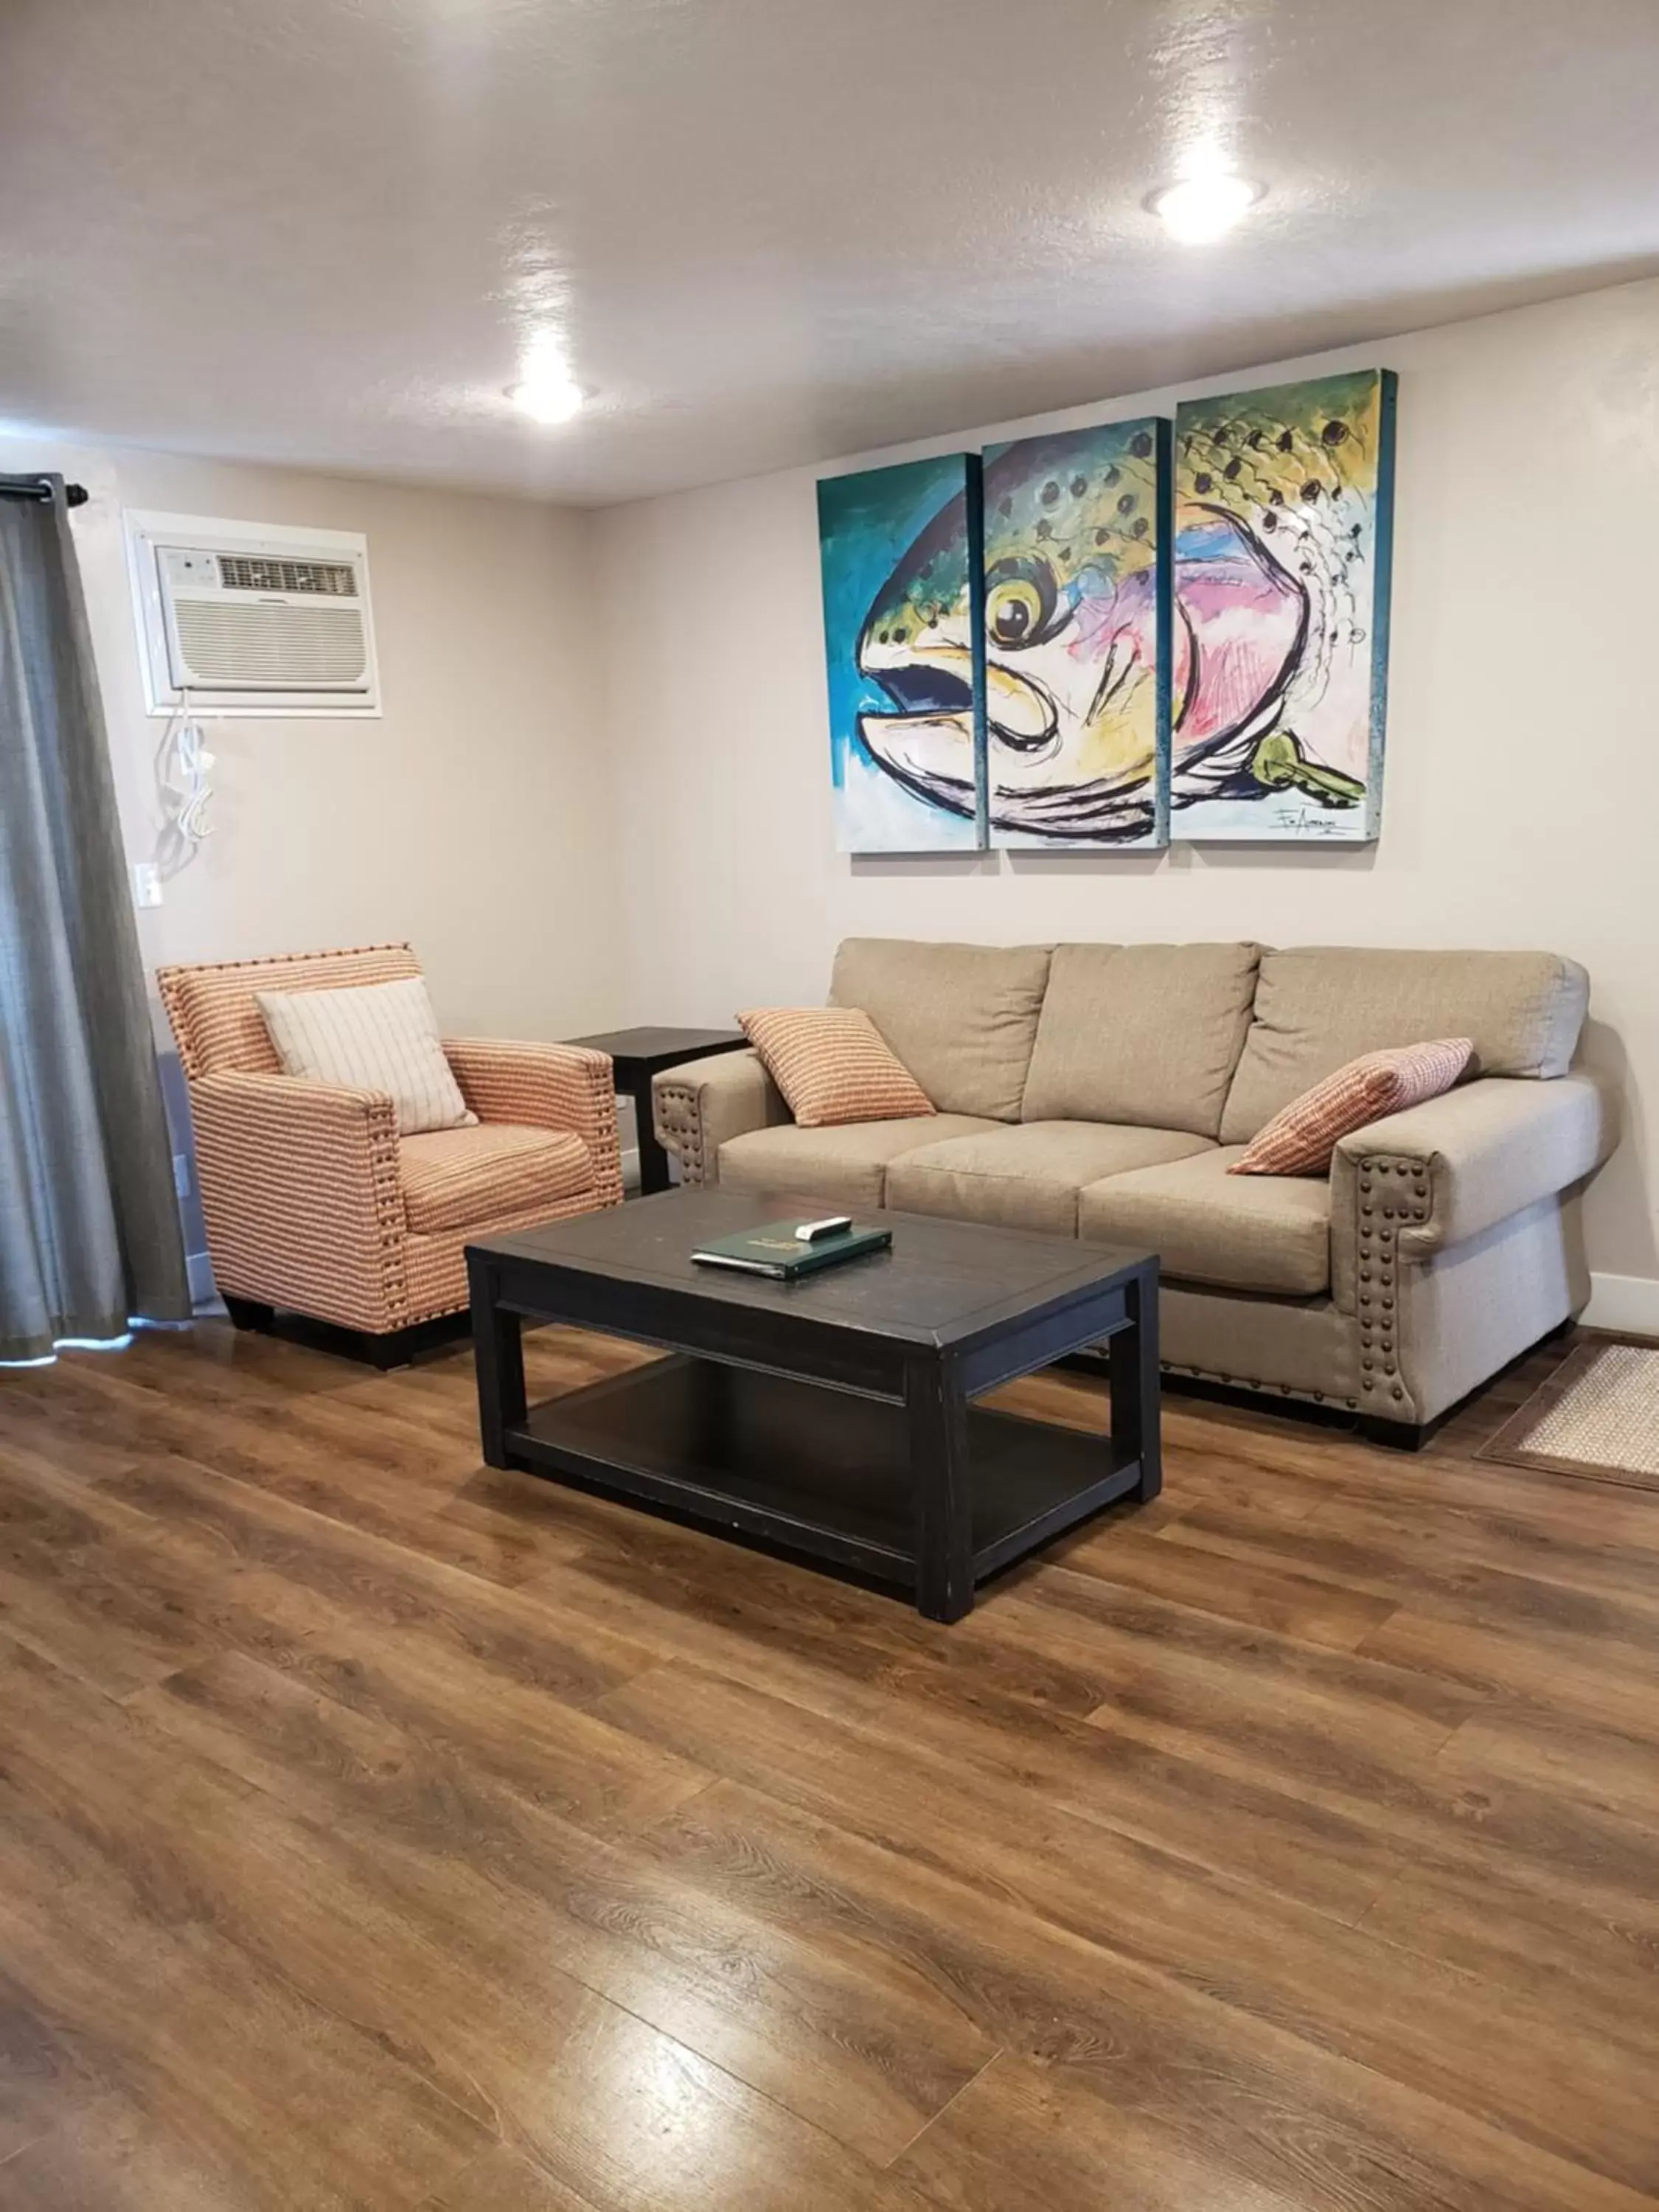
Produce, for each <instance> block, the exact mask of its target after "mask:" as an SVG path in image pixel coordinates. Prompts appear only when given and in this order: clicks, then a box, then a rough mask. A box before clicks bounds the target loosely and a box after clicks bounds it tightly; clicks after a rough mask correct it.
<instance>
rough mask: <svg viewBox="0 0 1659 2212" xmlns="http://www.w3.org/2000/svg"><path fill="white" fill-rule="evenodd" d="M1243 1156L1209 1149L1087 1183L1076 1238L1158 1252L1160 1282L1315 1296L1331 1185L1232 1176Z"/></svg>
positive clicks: (1320, 1282) (1325, 1279)
mask: <svg viewBox="0 0 1659 2212" xmlns="http://www.w3.org/2000/svg"><path fill="white" fill-rule="evenodd" d="M1242 1150H1243V1147H1242V1146H1238V1145H1217V1146H1211V1147H1210V1149H1209V1150H1207V1151H1206V1152H1200V1153H1198V1154H1196V1155H1195V1156H1194V1158H1191V1159H1185V1160H1174V1161H1170V1162H1169V1163H1167V1164H1164V1165H1163V1166H1161V1167H1148V1168H1137V1169H1134V1170H1132V1171H1131V1172H1130V1173H1129V1174H1127V1175H1115V1176H1109V1177H1108V1178H1107V1179H1106V1181H1105V1182H1097V1183H1091V1185H1090V1186H1089V1188H1087V1189H1086V1190H1085V1191H1084V1192H1083V1193H1082V1194H1081V1196H1080V1197H1079V1200H1078V1233H1079V1236H1081V1237H1086V1238H1087V1239H1088V1240H1089V1241H1090V1242H1091V1243H1097V1244H1129V1245H1133V1246H1136V1247H1138V1248H1139V1249H1141V1250H1142V1251H1153V1252H1156V1253H1157V1254H1158V1260H1159V1261H1160V1263H1161V1265H1162V1267H1163V1271H1164V1274H1165V1275H1166V1276H1174V1277H1176V1278H1178V1279H1181V1280H1182V1281H1185V1282H1189V1283H1214V1284H1218V1285H1220V1287H1221V1288H1222V1289H1224V1290H1229V1291H1268V1292H1277V1293H1278V1294H1279V1296H1280V1297H1304V1298H1310V1297H1317V1296H1318V1295H1319V1293H1320V1292H1321V1291H1323V1290H1325V1289H1326V1288H1327V1286H1328V1284H1329V1282H1330V1279H1331V1186H1330V1183H1329V1181H1328V1180H1325V1181H1322V1182H1313V1181H1311V1180H1310V1178H1309V1177H1307V1176H1236V1175H1230V1174H1229V1173H1228V1170H1229V1169H1230V1168H1231V1166H1232V1164H1233V1163H1234V1161H1235V1160H1237V1158H1238V1157H1239V1155H1240V1152H1242Z"/></svg>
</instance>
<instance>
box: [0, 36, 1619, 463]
mask: <svg viewBox="0 0 1659 2212" xmlns="http://www.w3.org/2000/svg"><path fill="white" fill-rule="evenodd" d="M1656 86H1659V4H1656V0H1576V4H1574V5H1572V6H1570V7H1569V6H1566V5H1564V4H1562V0H0V208H3V210H4V220H3V223H0V428H10V427H15V426H16V425H19V424H23V425H29V426H33V427H38V428H43V429H45V428H51V429H54V430H58V431H67V432H73V433H79V434H82V435H93V436H97V437H101V438H109V439H114V440H119V441H126V442H130V443H137V444H143V445H151V446H158V447H165V448H168V449H171V450H174V451H179V452H191V453H207V454H215V455H220V456H226V457H236V458H242V459H264V460H270V461H279V462H285V463H293V464H301V465H313V466H317V467H321V468H325V469H334V470H341V471H349V472H350V473H354V474H377V475H379V474H384V475H388V476H398V477H410V478H412V479H416V480H419V481H422V482H428V483H453V484H456V485H470V486H475V487H479V488H483V489H498V490H509V491H513V492H519V493H524V494H527V495H537V496H544V497H550V498H556V499H562V500H569V501H579V502H582V503H599V502H605V501H613V500H619V499H626V498H630V497H635V496H639V495H643V494H647V493H652V492H657V491H662V490H665V489H672V488H675V487H678V486H683V485H689V484H693V483H706V482H709V481H711V480H714V479H716V478H719V477H730V476H738V475H746V474H750V473H752V472H754V471H760V470H763V469H769V468H773V467H776V466H779V465H785V464H789V463H798V462H806V461H814V460H821V459H829V458H832V457H835V456H838V455H842V454H846V453H855V452H858V451H860V450H863V449H866V448H869V447H877V446H880V445H884V444H887V443H890V442H895V441H900V440H903V439H908V438H914V437H921V436H927V435H935V434H939V433H944V432H949V431H951V430H956V429H968V428H972V427H974V426H975V425H977V424H980V423H983V422H990V421H995V420H999V419H1007V418H1010V417H1012V416H1019V415H1022V414H1027V413H1031V412H1035V411H1036V410H1041V409H1045V408H1050V407H1059V406H1066V405H1071V404H1079V403H1082V402H1086V401H1088V400H1091V399H1093V398H1104V397H1106V396H1108V395H1110V394H1113V393H1116V392H1131V391H1133V390H1136V389H1138V388H1145V387H1146V386H1152V385H1155V384H1160V383H1164V382H1169V381H1173V380H1176V379H1179V378H1182V377H1188V376H1194V375H1198V374H1210V373H1214V372H1222V371H1231V370H1232V369H1234V368H1249V367H1251V366H1254V365H1255V364H1256V363H1259V362H1269V361H1272V360H1273V359H1274V358H1275V357H1278V356H1285V355H1287V354H1290V353H1293V352H1301V351H1305V350H1309V349H1313V348H1316V347H1322V346H1324V345H1327V344H1334V343H1343V342H1346V341H1347V340H1351V339H1359V338H1366V337H1378V336H1383V335H1386V334H1388V333H1389V332H1391V331H1400V330H1404V329H1407V328H1411V327H1413V326H1416V325H1420V324H1424V323H1429V322H1435V321H1441V320H1446V319H1452V318H1454V317H1457V316H1461V315H1464V314H1468V313H1478V312H1480V311H1481V310H1482V309H1485V308H1488V307H1500V306H1504V305H1508V304H1510V303H1511V302H1514V301H1522V300H1528V299H1537V298H1541V297H1546V296H1549V295H1555V294H1559V293H1565V292H1569V291H1573V290H1577V289H1584V288H1587V287H1589V286H1590V285H1593V284H1595V283H1607V282H1612V281H1616V280H1617V279H1619V278H1620V277H1624V276H1635V275H1639V274H1644V273H1647V272H1648V271H1649V270H1651V269H1654V268H1656V267H1659V129H1656V127H1655V88H1656ZM1205 160H1209V161H1231V162H1232V163H1233V164H1235V165H1236V166H1237V167H1238V168H1239V169H1241V170H1242V171H1243V172H1244V173H1246V174H1248V175H1249V176H1250V177H1252V178H1255V179H1259V180H1260V181H1261V182H1262V183H1263V184H1265V185H1266V186H1267V198H1266V199H1265V201H1264V202H1263V203H1262V204H1261V207H1260V208H1259V209H1258V210H1257V211H1256V212H1255V214H1254V215H1252V216H1250V217H1249V219H1248V220H1247V222H1245V224H1244V225H1243V227H1242V228H1240V229H1239V230H1238V231H1237V232H1235V233H1234V234H1233V235H1232V237H1231V238H1230V239H1228V240H1225V241H1224V242H1222V243H1220V244H1218V245H1214V246H1203V247H1194V246H1180V245H1177V244H1176V243H1175V242H1173V241H1172V240H1169V239H1168V238H1166V237H1165V235H1164V233H1163V231H1162V229H1161V228H1160V227H1159V225H1158V223H1157V222H1155V221H1154V220H1153V219H1152V217H1151V216H1149V215H1147V214H1146V211H1145V210H1144V208H1143V205H1142V202H1143V200H1144V198H1145V196H1146V193H1147V192H1148V191H1150V190H1151V189H1152V187H1154V186H1155V185H1158V184H1160V183H1162V182H1164V181H1166V180H1168V179H1170V177H1171V176H1173V175H1175V174H1176V173H1179V172H1180V171H1181V170H1182V168H1183V167H1184V166H1186V165H1187V164H1188V163H1189V162H1192V161H1205ZM547 333H551V334H552V337H553V338H554V340H555V341H556V343H560V344H562V347H563V349H564V351H565V355H566V357H567V358H568V362H569V364H570V367H571V369H572V371H573V373H574V375H575V377H576V378H577V379H578V380H579V381H580V383H581V384H582V385H583V386H587V387H590V388H591V390H592V394H593V398H592V403H591V404H590V405H589V406H588V408H587V409H586V410H584V412H583V414H582V415H581V416H580V417H579V418H578V419H577V420H576V421H574V422H570V423H567V424H564V425H562V426H557V427H538V426H537V425H535V424H532V423H530V422H526V420H524V419H523V418H522V417H521V416H519V415H518V414H516V413H515V411H514V410H513V408H512V407H511V406H510V405H509V404H508V403H507V399H506V398H504V397H503V387H504V386H507V385H508V384H509V383H510V382H512V381H513V376H514V372H515V368H516V365H517V362H518V361H519V358H520V354H521V352H522V351H523V349H524V348H525V346H526V343H529V342H530V341H531V340H532V338H534V337H537V336H538V334H543V335H545V334H547Z"/></svg>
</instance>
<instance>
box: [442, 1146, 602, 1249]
mask: <svg viewBox="0 0 1659 2212" xmlns="http://www.w3.org/2000/svg"><path fill="white" fill-rule="evenodd" d="M398 1168H399V1174H400V1177H401V1180H402V1182H403V1191H404V1212H405V1215H406V1217H407V1218H408V1222H409V1227H410V1233H411V1235H413V1236H416V1237H429V1236H431V1235H433V1234H434V1233H435V1231H441V1230H457V1229H467V1228H471V1227H472V1226H474V1225H483V1223H485V1222H493V1221H495V1220H496V1219H498V1218H500V1217H501V1215H503V1214H508V1213H520V1214H521V1213H526V1212H530V1211H531V1210H532V1208H534V1207H537V1206H546V1208H547V1209H548V1211H549V1212H550V1213H551V1212H554V1211H556V1210H557V1209H562V1207H563V1206H564V1205H565V1202H566V1201H567V1200H570V1199H573V1198H576V1197H579V1196H580V1194H581V1193H582V1192H583V1191H585V1190H588V1189H591V1188H592V1184H593V1180H594V1175H593V1160H592V1154H591V1153H590V1152H589V1151H588V1149H587V1147H586V1145H585V1144H584V1143H583V1142H582V1140H581V1139H580V1137H576V1136H572V1135H571V1134H570V1133H569V1132H568V1131H567V1130H563V1129H526V1128H520V1127H517V1126H515V1125H514V1124H513V1123H512V1122H503V1121H492V1122H486V1123H485V1124H484V1125H483V1127H475V1128H470V1129H428V1130H427V1131H426V1132H424V1133H423V1134H422V1135H420V1136H417V1137H405V1138H404V1139H403V1140H402V1142H401V1143H400V1144H399V1145H398Z"/></svg>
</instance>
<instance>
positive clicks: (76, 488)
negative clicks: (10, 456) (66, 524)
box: [0, 477, 90, 507]
mask: <svg viewBox="0 0 1659 2212" xmlns="http://www.w3.org/2000/svg"><path fill="white" fill-rule="evenodd" d="M51 497H52V483H51V480H50V479H49V478H48V477H0V499H50V498H51ZM89 497H90V494H89V493H88V490H87V488H86V486H85V485H84V484H72V483H66V484H65V485H64V505H65V506H66V507H84V506H85V505H86V503H87V501H88V498H89Z"/></svg>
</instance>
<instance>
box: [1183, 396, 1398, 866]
mask: <svg viewBox="0 0 1659 2212" xmlns="http://www.w3.org/2000/svg"><path fill="white" fill-rule="evenodd" d="M1394 420H1395V379H1394V377H1393V375H1392V374H1391V373H1390V372H1389V370H1387V369H1376V368H1370V369H1358V370H1352V371H1349V372H1347V373H1346V374H1342V375H1339V376H1323V377H1318V378H1316V379H1314V380H1310V382H1308V383H1305V384H1286V385H1279V386H1275V387H1273V388H1272V389H1269V390H1267V391H1261V392H1235V393H1231V394H1229V395H1227V396H1225V397H1224V398H1215V399H1195V400H1190V401H1188V402H1187V403H1186V404H1183V405H1182V407H1181V408H1179V409H1178V410H1177V411H1176V551H1175V617H1176V620H1175V636H1174V647H1175V662H1174V667H1173V670H1172V671H1171V675H1172V684H1173V690H1174V700H1175V705H1174V723H1175V733H1174V745H1173V766H1172V788H1171V793H1170V797H1171V801H1172V805H1173V806H1174V808H1175V810H1176V832H1177V835H1179V836H1183V837H1189V838H1194V839H1199V838H1202V839H1223V838H1225V839H1238V840H1249V841H1251V842H1278V841H1280V840H1285V841H1290V842H1300V841H1304V840H1308V841H1316V842H1354V843H1364V842H1368V841H1369V840H1370V839H1371V838H1374V837H1375V836H1376V834H1377V829H1378V825H1379V815H1380V811H1381V805H1382V795H1383V719H1384V714H1385V711H1386V707H1387V697H1388V637H1389V567H1390V556H1391V550H1392V541H1393V516H1394Z"/></svg>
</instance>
